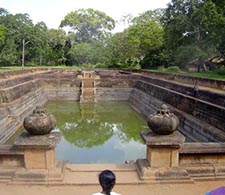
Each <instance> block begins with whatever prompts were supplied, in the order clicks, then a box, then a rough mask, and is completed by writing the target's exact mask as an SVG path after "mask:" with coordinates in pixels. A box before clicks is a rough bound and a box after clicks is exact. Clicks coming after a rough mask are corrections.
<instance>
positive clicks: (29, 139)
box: [14, 132, 61, 149]
mask: <svg viewBox="0 0 225 195" xmlns="http://www.w3.org/2000/svg"><path fill="white" fill-rule="evenodd" d="M60 139H61V133H60V132H51V133H49V134H47V135H30V134H29V133H28V132H23V133H22V134H21V135H20V136H19V137H18V138H17V139H16V140H15V143H14V146H16V147H18V148H23V149H24V148H37V149H40V148H42V149H46V148H47V149H52V148H55V146H56V144H58V143H59V142H60Z"/></svg>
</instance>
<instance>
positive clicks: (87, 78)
mask: <svg viewBox="0 0 225 195" xmlns="http://www.w3.org/2000/svg"><path fill="white" fill-rule="evenodd" d="M94 94H95V89H94V74H93V71H84V74H83V77H82V86H81V96H80V102H81V103H88V102H94Z"/></svg>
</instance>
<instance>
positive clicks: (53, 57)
mask: <svg viewBox="0 0 225 195" xmlns="http://www.w3.org/2000/svg"><path fill="white" fill-rule="evenodd" d="M47 39H48V46H49V48H50V50H49V61H50V64H52V65H59V64H64V63H65V61H66V59H65V56H64V47H65V44H66V33H65V31H63V30H62V29H58V30H56V29H50V30H49V31H48V35H47Z"/></svg>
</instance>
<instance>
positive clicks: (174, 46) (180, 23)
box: [162, 0, 224, 65]
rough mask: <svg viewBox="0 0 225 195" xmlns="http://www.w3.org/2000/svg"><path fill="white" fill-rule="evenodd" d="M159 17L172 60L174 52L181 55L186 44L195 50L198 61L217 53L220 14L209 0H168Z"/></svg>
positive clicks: (219, 36)
mask: <svg viewBox="0 0 225 195" xmlns="http://www.w3.org/2000/svg"><path fill="white" fill-rule="evenodd" d="M162 21H163V25H164V27H165V40H166V46H167V49H168V50H171V51H172V53H173V56H172V57H173V58H174V59H175V61H177V60H176V57H177V56H179V58H180V59H181V58H182V57H181V56H182V53H183V55H186V52H184V50H187V49H188V48H189V49H190V48H195V49H196V51H198V52H197V53H198V54H199V55H195V57H196V60H197V61H199V63H200V64H203V63H204V62H205V61H206V60H207V58H209V57H212V56H214V55H217V53H218V50H217V48H218V45H219V44H220V43H221V35H222V34H221V30H222V29H223V26H224V18H223V16H222V14H221V13H220V12H218V10H217V8H216V6H215V4H214V3H213V2H212V1H211V0H184V1H183V0H172V2H171V3H170V4H169V6H168V8H167V9H166V12H165V15H164V18H163V20H162ZM185 47H186V48H185ZM196 47H197V48H196ZM183 59H186V60H187V61H185V62H184V63H183V64H187V63H189V62H190V61H192V60H193V59H192V58H189V59H187V58H185V57H184V58H183ZM178 61H179V60H178ZM177 65H180V64H177Z"/></svg>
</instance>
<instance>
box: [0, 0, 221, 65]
mask: <svg viewBox="0 0 225 195" xmlns="http://www.w3.org/2000/svg"><path fill="white" fill-rule="evenodd" d="M121 21H123V22H124V23H126V27H125V26H124V27H125V28H124V29H123V30H122V31H121V32H113V29H114V27H115V24H116V21H115V20H114V19H113V18H111V17H110V16H108V15H107V14H106V13H104V12H101V11H99V10H94V9H91V8H89V9H78V10H75V11H72V12H70V13H68V14H66V15H65V17H64V19H63V20H62V21H61V22H60V25H59V28H58V29H48V27H47V26H46V24H45V23H44V22H42V21H41V22H38V23H36V24H34V23H33V21H32V20H31V19H30V16H29V15H28V14H22V13H18V14H15V15H13V14H10V13H9V12H8V11H7V10H5V9H4V8H0V66H8V65H20V64H21V63H22V61H21V60H22V49H23V47H24V48H25V53H24V55H25V64H26V65H61V64H63V65H69V66H72V65H76V66H86V67H119V68H157V67H159V66H171V65H177V66H179V67H181V68H183V69H184V68H185V67H186V65H187V64H189V63H197V64H204V63H206V62H207V61H209V60H210V59H212V58H213V57H215V56H219V57H220V58H225V36H224V35H225V1H224V0H171V2H170V3H169V4H168V6H167V8H166V9H156V10H148V11H146V12H144V13H140V14H139V15H138V16H132V15H130V14H128V15H126V16H123V17H122V18H121Z"/></svg>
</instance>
